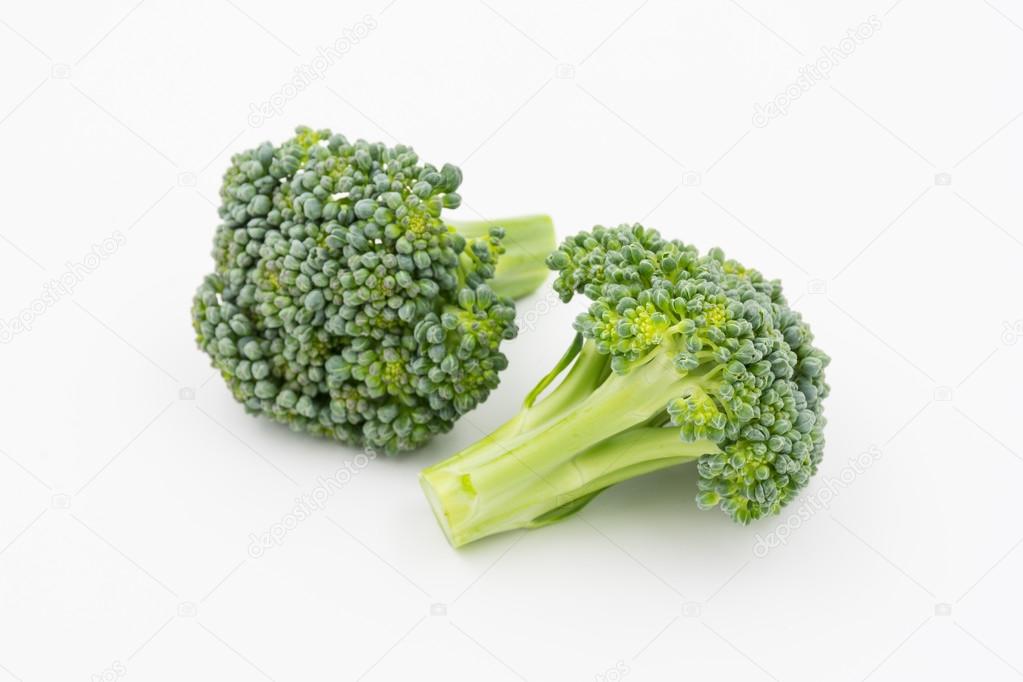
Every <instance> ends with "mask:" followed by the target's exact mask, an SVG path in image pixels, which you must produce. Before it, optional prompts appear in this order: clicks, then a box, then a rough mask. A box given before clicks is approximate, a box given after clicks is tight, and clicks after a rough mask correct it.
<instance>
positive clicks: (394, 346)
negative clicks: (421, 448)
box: [192, 128, 554, 452]
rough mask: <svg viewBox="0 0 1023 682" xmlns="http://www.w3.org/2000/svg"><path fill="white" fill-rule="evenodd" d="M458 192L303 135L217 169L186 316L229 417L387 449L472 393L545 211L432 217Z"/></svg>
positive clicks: (490, 368) (419, 171) (379, 153)
mask: <svg viewBox="0 0 1023 682" xmlns="http://www.w3.org/2000/svg"><path fill="white" fill-rule="evenodd" d="M461 180H462V175H461V172H460V171H459V169H458V168H456V167H455V166H452V165H450V164H445V165H444V166H443V167H442V168H440V169H438V168H436V167H434V166H432V165H430V164H424V163H420V161H419V157H418V156H417V155H416V153H415V152H414V151H413V150H412V149H411V148H410V147H406V146H403V145H397V146H394V147H388V146H386V145H384V144H380V143H375V144H374V143H369V142H365V141H363V140H358V141H355V142H350V141H348V140H347V139H346V138H345V137H344V136H342V135H337V134H332V133H331V132H330V131H329V130H311V129H309V128H298V129H297V130H296V135H295V137H293V138H292V139H290V140H288V141H287V142H285V143H284V144H282V145H280V146H274V145H272V144H270V143H268V142H267V143H264V144H262V145H260V146H259V147H257V148H255V149H251V150H249V151H246V152H243V153H241V154H237V155H235V156H234V157H233V158H232V159H231V166H230V168H228V170H227V172H226V173H225V175H224V179H223V185H222V187H221V190H220V198H221V201H222V204H221V206H220V217H221V220H222V222H221V223H220V225H219V227H218V228H217V231H216V237H215V239H214V248H213V258H214V261H215V264H216V265H215V270H214V272H213V273H212V274H210V275H208V276H207V277H206V278H205V280H204V281H203V283H202V285H201V286H200V287H199V290H198V292H197V293H196V295H195V298H194V301H193V307H192V320H193V325H194V327H195V331H196V334H197V340H198V344H199V346H200V348H202V349H203V350H204V351H205V352H206V353H207V354H208V355H209V356H210V359H211V360H212V364H213V367H214V368H215V369H217V370H219V371H220V374H221V375H222V376H223V378H224V380H225V381H226V382H227V385H228V387H229V388H230V389H231V391H232V393H233V394H234V396H235V398H237V399H238V401H240V402H241V403H242V404H243V405H244V406H245V408H246V410H248V411H249V412H251V413H255V414H263V415H266V416H269V417H271V418H272V419H275V420H277V421H280V422H284V423H286V424H288V425H290V426H291V427H292V428H293V429H295V430H300V431H307V432H310V433H313V434H317V435H321V436H327V437H330V438H335V439H337V440H340V441H343V442H346V443H352V444H359V445H363V446H367V447H371V448H374V449H380V450H384V451H386V452H396V451H400V450H407V449H410V448H414V447H416V446H418V445H420V444H422V443H423V442H425V441H426V440H427V439H429V438H430V437H431V436H432V435H434V434H437V433H441V432H444V431H447V430H449V429H450V428H451V426H452V425H453V424H454V422H455V421H456V420H457V419H458V417H459V416H460V415H462V414H464V413H466V412H468V411H469V410H471V409H473V408H474V407H475V406H476V405H477V404H479V403H480V402H482V401H483V400H485V399H486V398H487V395H488V394H489V393H490V391H491V390H492V389H493V388H494V387H496V386H497V384H498V374H499V373H500V371H501V370H503V369H504V368H505V366H506V365H507V360H506V359H505V356H504V355H503V354H502V353H501V349H500V348H501V343H502V342H503V341H506V340H508V339H511V338H514V336H515V335H516V331H517V330H516V326H515V307H514V303H513V301H512V298H513V297H519V296H523V295H525V294H528V293H530V292H532V291H533V290H535V289H536V288H537V287H538V286H539V285H540V284H542V283H543V281H544V279H545V278H546V276H547V274H548V270H547V268H546V267H545V266H544V258H545V257H546V255H547V254H549V253H550V251H551V249H552V248H553V247H554V232H553V225H552V224H551V221H550V219H549V218H548V217H546V216H529V217H523V218H514V219H511V220H508V221H496V222H493V223H490V222H463V223H454V222H450V221H445V220H444V218H443V217H442V212H443V210H444V209H452V208H457V207H458V205H459V203H460V197H459V195H458V194H457V192H456V190H457V189H458V186H459V184H460V183H461ZM506 230H507V232H506Z"/></svg>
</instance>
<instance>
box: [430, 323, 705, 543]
mask: <svg viewBox="0 0 1023 682" xmlns="http://www.w3.org/2000/svg"><path fill="white" fill-rule="evenodd" d="M573 348H574V346H573ZM575 352H576V354H577V357H576V358H575V363H574V364H573V365H572V368H571V369H570V370H569V372H568V374H567V376H566V377H565V379H564V381H563V382H562V383H561V384H560V385H559V386H558V387H557V388H555V389H554V390H553V391H552V392H551V393H550V394H549V395H548V396H547V397H546V398H544V399H542V400H540V401H539V402H538V403H535V404H531V401H530V399H527V405H526V407H525V408H524V409H523V410H522V411H521V412H520V413H519V414H518V415H516V416H515V417H513V418H512V419H511V420H510V421H509V422H507V423H506V424H505V425H504V426H502V427H500V428H499V429H498V430H497V431H495V432H494V433H493V434H492V435H491V436H490V437H488V438H485V439H484V440H483V441H480V442H479V443H476V444H475V445H473V446H470V447H469V448H467V449H466V450H463V451H462V452H461V453H459V454H457V455H455V456H454V457H452V458H450V459H448V460H446V461H443V462H440V463H439V464H436V465H434V466H432V467H430V468H428V469H426V470H425V471H423V473H422V475H421V483H422V485H423V489H424V490H425V491H426V494H427V497H428V498H429V499H430V502H431V504H432V506H433V509H434V513H435V514H436V516H437V519H438V521H439V522H440V525H441V527H442V528H443V529H444V532H445V534H446V535H447V537H448V540H450V542H451V544H453V545H454V546H456V547H458V546H461V545H463V544H466V543H467V542H471V541H473V540H476V539H478V538H481V537H484V536H487V535H491V534H493V533H498V532H502V531H506V530H512V529H515V528H525V527H534V526H538V525H545V524H547V523H551V522H553V521H556V520H559V519H561V518H564V517H566V516H568V515H571V514H573V513H575V512H577V511H578V510H579V509H581V508H582V507H583V506H584V505H585V504H586V503H588V502H589V501H590V500H591V499H592V498H593V497H594V496H596V494H598V493H599V492H600V491H602V490H604V489H605V488H607V487H609V486H611V485H614V484H615V483H619V482H621V481H624V480H626V479H628V478H632V477H634V476H639V475H641V474H645V473H648V472H651V471H656V470H658V469H663V468H666V467H669V466H675V465H676V464H681V463H683V462H689V461H692V460H695V459H697V458H698V457H700V456H701V455H703V454H706V453H712V452H718V451H719V449H718V447H717V445H715V444H714V443H712V442H710V441H697V442H694V443H684V442H682V441H681V439H680V436H679V431H678V429H676V428H661V427H658V426H650V425H649V424H650V423H651V422H656V421H657V417H658V416H659V415H661V414H662V413H664V410H665V405H666V404H667V403H668V401H669V400H671V399H672V398H675V397H677V396H678V395H680V394H681V393H684V392H685V391H686V389H687V388H692V387H695V386H697V385H698V384H699V378H695V379H694V378H681V377H680V378H678V379H677V380H669V381H665V377H673V376H678V375H677V373H676V372H675V369H674V367H673V365H672V353H671V352H669V351H667V350H658V351H656V352H654V353H653V355H652V356H651V357H650V358H649V359H648V360H646V361H644V362H643V363H642V364H640V365H639V366H636V367H634V368H632V369H631V370H630V371H629V372H628V373H627V374H624V375H621V374H608V373H607V356H605V355H601V354H600V353H597V352H596V350H595V349H594V348H593V343H592V342H587V343H586V344H583V346H582V348H581V349H580V350H577V351H575ZM571 353H572V349H570V351H569V354H571ZM569 354H566V355H569ZM563 363H564V360H563V361H562V363H559V365H558V367H559V368H560V367H563V366H564V364H563ZM557 369H558V368H556V369H555V371H557ZM549 379H550V377H546V378H545V379H544V381H542V382H541V385H540V387H542V386H544V385H545V383H549ZM540 387H538V388H540ZM531 397H532V396H531Z"/></svg>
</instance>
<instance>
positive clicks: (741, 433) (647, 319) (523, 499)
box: [421, 225, 828, 546]
mask: <svg viewBox="0 0 1023 682" xmlns="http://www.w3.org/2000/svg"><path fill="white" fill-rule="evenodd" d="M547 263H548V265H549V266H550V267H551V268H552V269H554V270H556V271H557V272H558V277H557V280H556V281H555V283H554V288H555V290H557V292H558V293H559V294H560V296H561V298H562V299H563V300H564V301H569V300H570V299H571V298H572V297H573V295H575V294H576V293H581V294H585V295H586V296H587V297H588V298H589V299H590V300H591V301H592V303H591V305H590V306H589V309H588V311H587V312H585V313H583V314H582V315H580V316H579V317H578V318H577V320H576V322H575V329H576V331H577V332H578V334H577V336H576V339H575V341H574V342H573V343H572V345H571V347H570V348H569V349H568V351H567V352H566V353H565V355H564V357H563V358H562V359H561V361H560V362H558V364H557V365H556V366H555V368H554V369H553V370H552V371H551V372H550V373H549V374H548V375H547V376H546V377H544V378H543V380H542V381H541V382H540V383H539V385H538V386H537V387H536V388H535V389H534V390H533V391H532V392H531V393H530V394H529V395H528V396H527V398H526V400H525V405H524V407H523V409H522V410H521V412H519V414H517V415H516V416H515V417H514V418H512V419H511V420H510V421H509V422H507V423H506V424H504V425H503V426H501V427H500V428H498V429H497V431H495V432H494V433H493V434H491V435H490V436H488V437H487V438H484V439H483V440H481V441H479V442H477V443H476V444H474V445H472V446H470V447H469V448H467V449H465V450H463V451H462V452H460V453H459V454H457V455H455V456H454V457H452V458H450V459H448V460H446V461H443V462H441V463H439V464H437V465H435V466H432V467H429V468H428V469H426V470H425V471H423V473H422V475H421V482H422V484H423V488H424V490H425V491H426V493H427V497H428V498H429V499H430V502H431V504H432V506H433V509H434V512H435V514H436V516H437V519H438V520H439V522H440V524H441V527H442V528H443V529H444V531H445V534H446V535H447V537H448V539H449V540H450V541H451V543H452V544H453V545H455V546H459V545H463V544H465V543H467V542H471V541H473V540H476V539H478V538H481V537H484V536H487V535H490V534H492V533H497V532H501V531H506V530H510V529H514V528H531V527H537V526H542V525H545V524H548V523H551V522H553V521H557V520H559V519H562V518H564V517H566V516H568V515H570V514H572V513H574V512H576V511H578V510H579V509H581V508H582V507H583V506H584V505H586V504H587V503H588V502H589V501H590V500H592V499H593V498H594V497H595V496H596V495H597V494H599V493H600V492H601V491H603V490H605V489H607V488H608V487H609V486H612V485H614V484H616V483H619V482H621V481H624V480H626V479H629V478H632V477H634V476H639V475H641V474H645V473H648V472H652V471H657V470H659V469H663V468H665V467H670V466H675V465H677V464H681V463H684V462H693V461H695V462H696V463H697V470H698V472H699V484H698V488H699V489H698V491H697V494H696V503H697V505H698V506H699V507H700V508H701V509H711V508H713V507H718V508H720V509H721V510H722V511H724V512H725V513H726V514H727V515H728V516H730V517H731V518H732V519H733V520H735V521H736V522H738V523H741V524H746V523H749V522H750V521H753V520H754V519H757V518H760V517H761V516H764V515H765V514H772V513H777V512H778V511H779V510H780V509H781V508H782V506H784V505H785V504H786V503H787V502H789V501H791V500H792V499H793V498H794V497H795V495H796V494H797V492H798V491H799V490H800V489H801V488H802V487H803V486H805V485H806V483H807V481H808V480H809V479H810V477H811V476H812V475H813V474H814V473H815V472H816V470H817V465H818V463H819V462H820V461H821V455H822V452H823V448H824V436H823V429H824V424H825V420H824V417H823V416H822V413H821V402H822V400H823V399H824V398H825V397H826V396H827V394H828V385H827V384H826V383H825V382H824V368H825V367H826V366H827V364H828V356H827V355H825V354H824V353H822V352H821V351H819V350H817V349H816V348H815V347H814V345H813V335H812V334H811V333H810V329H809V327H807V325H806V324H805V323H804V322H803V320H802V318H801V317H800V315H799V313H797V312H795V311H793V310H791V309H790V308H789V306H788V304H787V302H786V300H785V298H784V296H783V295H782V291H781V285H780V284H779V282H778V281H772V280H766V279H764V277H763V276H762V275H761V274H760V273H759V272H757V271H756V270H752V269H748V268H745V267H743V266H742V265H740V264H739V263H737V262H735V261H733V260H726V259H725V257H724V254H723V253H722V252H721V250H720V249H713V250H711V251H710V252H709V253H708V254H707V255H705V256H702V257H701V256H700V255H699V253H698V252H697V251H696V249H695V248H693V247H692V246H687V245H685V244H683V243H681V242H679V241H674V240H666V239H663V238H662V237H661V236H660V235H659V234H658V233H657V232H656V231H655V230H651V229H646V228H644V227H642V226H641V225H632V226H627V225H622V226H620V227H616V228H605V227H599V226H598V227H595V228H594V229H593V230H592V231H590V232H583V233H581V234H579V235H577V236H575V237H572V238H570V239H568V240H566V241H565V242H564V243H563V244H562V245H561V247H560V248H559V249H558V250H557V251H555V252H554V253H553V254H551V256H550V257H549V258H548V260H547ZM566 370H567V372H566ZM562 373H565V376H564V378H563V379H561V381H560V383H559V384H558V385H557V386H556V387H554V388H552V389H550V390H548V388H549V386H550V385H551V384H552V383H554V381H555V380H556V379H557V378H558V377H559V376H560V375H561V374H562ZM541 395H542V396H543V397H541Z"/></svg>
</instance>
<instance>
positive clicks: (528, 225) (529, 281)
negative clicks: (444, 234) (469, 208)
mask: <svg viewBox="0 0 1023 682" xmlns="http://www.w3.org/2000/svg"><path fill="white" fill-rule="evenodd" d="M446 222H447V225H448V226H449V227H450V228H452V229H453V230H454V231H455V232H457V233H458V234H460V235H462V236H463V237H465V238H466V239H467V240H473V239H480V238H485V237H487V236H488V235H489V234H490V231H491V230H492V229H493V228H494V227H500V228H501V229H503V230H504V237H503V238H502V240H501V244H502V246H503V252H502V253H501V255H500V257H499V258H498V259H497V267H496V268H495V272H494V279H493V280H491V281H489V282H488V284H489V285H490V288H491V289H493V290H494V293H495V294H497V295H498V296H505V297H507V298H512V299H519V298H522V297H523V296H528V295H529V294H531V293H533V292H534V291H536V290H537V289H538V288H539V287H540V285H541V284H543V283H544V282H545V281H546V280H547V275H549V274H550V270H548V269H547V265H546V263H545V262H544V260H545V259H546V258H547V255H548V254H549V253H550V252H551V251H553V250H554V247H555V246H556V244H555V241H554V223H552V222H551V219H550V217H549V216H545V215H529V216H520V217H517V218H504V219H501V220H496V221H489V220H468V221H467V220H448V221H446Z"/></svg>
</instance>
